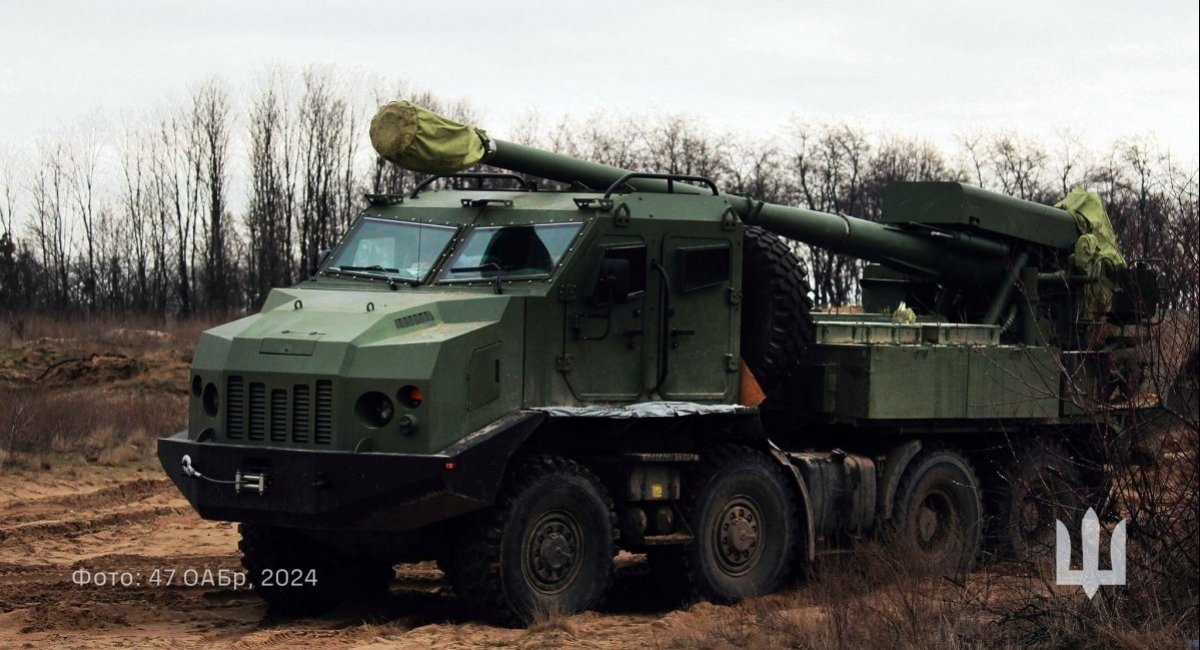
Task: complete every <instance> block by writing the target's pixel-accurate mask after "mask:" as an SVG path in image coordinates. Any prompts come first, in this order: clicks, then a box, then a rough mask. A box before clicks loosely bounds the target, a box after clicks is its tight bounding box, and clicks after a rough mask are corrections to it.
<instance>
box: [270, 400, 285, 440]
mask: <svg viewBox="0 0 1200 650" xmlns="http://www.w3.org/2000/svg"><path fill="white" fill-rule="evenodd" d="M287 438H288V393H287V391H286V390H283V389H282V388H276V389H275V390H273V391H271V442H287Z"/></svg>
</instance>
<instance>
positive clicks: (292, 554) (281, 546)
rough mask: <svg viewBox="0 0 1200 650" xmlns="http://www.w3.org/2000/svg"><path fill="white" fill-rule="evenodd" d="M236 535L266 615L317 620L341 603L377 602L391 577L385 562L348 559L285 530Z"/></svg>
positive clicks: (243, 529) (242, 528)
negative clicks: (375, 599)
mask: <svg viewBox="0 0 1200 650" xmlns="http://www.w3.org/2000/svg"><path fill="white" fill-rule="evenodd" d="M238 531H239V532H240V533H241V535H242V539H241V541H239V542H238V548H239V549H240V550H241V551H242V566H243V567H245V569H246V573H247V580H249V582H250V584H252V585H254V593H256V594H258V595H259V597H261V598H262V599H263V600H264V601H265V602H266V603H267V612H268V614H271V615H275V616H316V615H319V614H322V613H324V612H326V611H328V610H329V609H331V608H333V606H335V605H337V604H338V603H340V602H344V601H364V600H370V599H374V598H382V597H384V596H386V595H387V591H388V585H389V584H391V582H392V579H393V578H394V577H395V571H394V570H393V568H392V566H391V565H390V564H387V563H386V562H380V561H377V560H373V559H365V558H352V557H348V556H346V555H344V554H342V553H340V552H338V551H337V550H336V549H333V548H330V547H328V546H325V545H323V544H319V543H317V542H314V541H312V540H310V539H308V538H306V537H303V536H301V535H299V534H297V533H296V532H295V531H289V530H288V529H286V528H276V527H272V526H261V525H254V524H241V525H239V526H238ZM268 574H269V575H268ZM314 579H315V580H314Z"/></svg>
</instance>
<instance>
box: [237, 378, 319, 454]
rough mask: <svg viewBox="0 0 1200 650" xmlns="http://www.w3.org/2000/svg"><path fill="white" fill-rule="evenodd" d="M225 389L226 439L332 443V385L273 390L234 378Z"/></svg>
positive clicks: (275, 387)
mask: <svg viewBox="0 0 1200 650" xmlns="http://www.w3.org/2000/svg"><path fill="white" fill-rule="evenodd" d="M225 386H226V391H225V396H226V397H225V399H226V406H225V437H226V438H227V439H229V440H242V439H247V440H255V441H259V440H270V441H271V442H280V443H286V442H288V441H289V439H290V440H291V442H295V443H302V444H307V443H315V444H318V445H328V444H332V443H333V382H332V381H329V380H327V379H321V380H318V381H316V382H314V383H313V384H295V385H291V386H273V385H271V384H270V383H269V382H263V381H253V380H250V381H247V379H246V378H245V377H242V376H237V375H235V376H231V377H229V378H228V379H227V380H226V383H225Z"/></svg>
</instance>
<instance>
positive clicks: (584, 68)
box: [0, 0, 1200, 161]
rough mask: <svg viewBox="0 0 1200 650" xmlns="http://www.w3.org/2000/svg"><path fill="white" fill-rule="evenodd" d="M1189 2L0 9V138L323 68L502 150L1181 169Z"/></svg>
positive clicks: (1195, 74) (10, 2) (1189, 72)
mask: <svg viewBox="0 0 1200 650" xmlns="http://www.w3.org/2000/svg"><path fill="white" fill-rule="evenodd" d="M1198 4H1200V3H1197V1H1196V0H1174V1H1172V2H1153V1H1146V0H1142V1H1140V2H1133V1H1130V0H1120V1H1115V0H1091V1H1089V2H1054V1H1051V0H1041V1H1037V2H1029V1H1025V0H1011V1H1008V2H996V3H975V2H967V1H964V0H958V1H948V2H941V3H928V2H911V3H901V2H883V1H882V0H876V1H875V2H856V1H846V0H844V1H841V2H833V3H813V2H801V1H793V2H779V3H776V2H753V1H742V2H733V1H730V0H725V1H723V2H702V1H699V0H693V1H691V2H652V1H650V0H643V1H642V2H625V1H612V0H591V1H588V2H500V1H497V2H463V1H459V2H447V3H437V2H421V3H416V2H404V1H395V0H393V1H386V2H385V1H375V2H365V1H356V2H337V3H334V2H327V3H319V2H300V1H297V0H289V1H286V2H282V1H281V2H253V1H251V0H241V1H233V2H227V1H213V0H204V1H195V0H193V1H191V2H168V1H165V0H143V1H136V0H123V1H115V0H114V1H108V2H82V1H78V2H68V1H47V0H41V1H36V2H35V1H32V0H31V1H28V2H18V1H15V0H0V142H2V141H7V142H9V143H10V144H15V145H18V146H21V145H24V144H25V143H28V142H30V141H32V140H33V139H34V138H35V137H37V136H38V135H40V134H43V133H47V132H51V131H53V130H55V129H57V128H59V127H60V126H62V125H70V124H73V123H77V122H79V121H80V120H81V119H83V118H85V117H86V116H87V115H89V114H90V113H93V112H96V111H99V112H101V113H103V114H105V115H108V116H110V117H115V116H117V115H120V114H122V113H127V112H137V111H141V110H144V109H147V108H149V107H150V106H152V105H154V104H155V103H157V102H161V101H162V100H164V99H166V98H168V97H170V96H181V95H183V94H185V93H187V92H188V91H189V90H190V89H192V88H194V86H195V85H196V84H197V83H198V82H199V81H201V80H203V79H204V78H206V77H209V76H212V75H219V76H221V77H223V78H225V79H226V80H228V81H229V82H230V84H231V85H232V86H233V87H234V88H235V89H237V88H245V87H247V86H248V85H249V84H250V83H251V81H252V80H253V79H254V78H255V76H256V75H258V74H259V73H261V71H262V70H263V69H264V68H265V67H266V66H267V65H269V64H272V63H278V64H284V65H287V66H292V67H303V66H305V65H307V64H310V63H330V64H335V65H337V66H338V67H339V69H344V70H347V71H354V72H356V73H358V72H365V73H374V74H378V75H381V76H383V77H386V78H389V79H405V80H409V81H411V82H412V83H414V84H416V85H418V86H421V87H424V88H428V89H429V90H432V91H433V92H435V93H436V94H438V95H440V96H443V97H446V98H465V99H468V100H470V102H471V103H472V104H473V105H475V106H476V107H477V108H478V109H480V111H481V113H482V117H483V119H482V120H481V126H483V127H485V128H488V129H489V130H491V131H493V132H494V133H497V134H500V135H503V134H504V133H505V132H506V131H507V130H508V129H509V128H510V127H511V125H512V124H513V123H514V121H515V120H517V119H518V118H519V117H520V116H521V115H522V114H524V113H525V112H526V111H528V110H529V109H531V108H536V109H538V110H539V111H540V112H541V113H542V114H544V115H547V116H551V117H553V116H557V115H559V114H561V113H564V112H570V113H573V114H575V115H578V116H587V115H591V114H593V113H595V112H597V111H610V110H612V111H617V112H633V113H638V114H641V115H651V114H654V113H656V112H659V111H665V112H686V113H688V114H691V115H694V116H696V117H698V118H701V119H703V120H705V121H706V122H707V123H708V124H710V125H711V126H714V127H717V128H726V127H729V128H734V129H738V130H740V131H743V132H746V133H749V134H755V133H759V132H761V133H763V134H764V135H765V134H766V133H768V132H771V131H774V130H777V129H778V128H779V127H780V126H782V125H783V124H784V123H786V122H787V120H788V118H789V116H792V115H796V116H799V117H801V118H806V119H829V120H839V119H845V120H849V121H854V122H861V123H863V124H864V125H866V126H867V127H869V128H872V129H878V130H886V131H891V132H896V133H900V134H905V135H911V136H919V137H927V138H930V139H933V140H934V141H936V142H939V143H942V144H949V143H952V142H953V135H954V134H955V133H958V132H962V131H964V130H966V129H971V128H988V127H1009V128H1015V129H1017V130H1020V131H1024V132H1026V133H1029V134H1031V135H1035V136H1038V137H1041V138H1044V139H1046V140H1047V144H1050V143H1051V142H1052V141H1053V138H1054V134H1055V129H1056V128H1062V127H1067V128H1070V129H1071V130H1072V131H1075V132H1076V133H1080V134H1082V135H1083V137H1084V138H1085V139H1086V141H1087V142H1089V143H1090V144H1093V145H1098V146H1103V145H1107V143H1109V142H1111V141H1112V140H1113V139H1114V138H1116V137H1120V136H1123V135H1129V134H1141V133H1146V132H1154V133H1155V134H1156V135H1157V137H1158V139H1159V140H1160V141H1161V142H1162V143H1163V144H1164V145H1167V146H1169V147H1170V148H1171V150H1172V151H1173V152H1175V153H1176V154H1177V155H1178V156H1180V157H1181V158H1183V159H1185V160H1192V161H1194V160H1195V158H1196V155H1197V148H1198V144H1197V143H1198V140H1200V136H1198V131H1197V124H1198V123H1200V99H1198V97H1200V90H1198V79H1200V69H1198V63H1197V62H1198V60H1200V48H1198V42H1200V36H1198V31H1197V29H1198V28H1197V25H1198V23H1200V17H1198V15H1197V13H1198V11H1197V7H1198ZM905 5H909V6H905ZM364 117H367V116H364Z"/></svg>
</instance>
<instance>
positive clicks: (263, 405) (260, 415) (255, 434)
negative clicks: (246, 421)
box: [247, 381, 267, 440]
mask: <svg viewBox="0 0 1200 650" xmlns="http://www.w3.org/2000/svg"><path fill="white" fill-rule="evenodd" d="M249 411H250V433H249V435H248V436H247V437H248V438H250V439H251V440H262V439H263V438H264V437H266V434H267V387H266V386H265V385H263V384H261V383H259V382H257V381H252V382H250V408H249Z"/></svg>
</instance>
